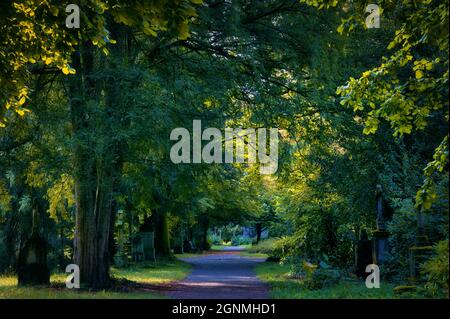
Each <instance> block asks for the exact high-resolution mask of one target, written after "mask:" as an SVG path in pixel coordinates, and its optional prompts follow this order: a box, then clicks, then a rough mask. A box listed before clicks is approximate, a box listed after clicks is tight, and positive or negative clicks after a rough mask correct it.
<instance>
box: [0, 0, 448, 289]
mask: <svg viewBox="0 0 450 319" xmlns="http://www.w3.org/2000/svg"><path fill="white" fill-rule="evenodd" d="M379 5H380V7H382V8H383V11H382V20H381V28H380V29H367V28H365V24H364V20H365V17H366V13H365V7H366V3H365V2H358V3H357V4H356V3H355V2H348V1H335V0H333V1H325V0H324V1H298V0H287V1H286V0H270V1H252V0H239V1H217V0H207V1H205V2H204V3H202V2H201V1H197V0H189V1H188V0H177V1H97V0H96V1H93V0H90V1H81V2H80V3H79V6H80V8H81V12H82V19H81V28H80V29H79V30H71V29H67V28H66V27H65V26H64V21H65V17H66V15H65V5H64V4H60V2H59V1H50V0H48V1H34V0H27V1H4V2H2V3H1V4H0V93H1V94H0V126H1V127H2V128H1V129H0V243H1V244H0V271H15V269H16V266H17V262H18V255H19V252H20V251H21V249H23V247H24V245H25V243H26V241H27V239H28V238H29V237H30V234H32V233H39V234H41V235H42V236H43V237H44V238H45V239H46V241H47V242H48V244H49V247H50V249H49V255H48V263H49V266H50V267H51V268H52V269H57V268H60V269H64V267H65V265H66V264H68V263H71V262H72V260H74V261H75V262H76V263H77V264H79V265H80V267H81V270H82V281H83V283H84V284H85V285H88V286H92V287H94V288H100V287H104V286H107V285H108V284H109V283H110V276H109V268H110V265H111V263H113V262H116V265H121V266H122V265H126V263H127V261H128V259H127V255H129V254H130V251H129V249H130V248H129V246H130V245H131V242H132V238H133V237H134V236H135V235H136V234H137V233H138V232H140V231H153V232H154V233H155V236H156V237H155V247H156V253H157V256H158V257H159V256H168V255H171V254H172V253H173V252H182V251H188V250H195V249H198V250H201V249H207V248H209V247H210V245H211V244H220V243H222V242H223V241H226V242H228V241H231V242H232V243H233V244H250V242H249V240H248V238H247V237H245V236H242V234H241V233H240V231H241V229H242V228H240V227H238V228H233V227H236V225H240V226H244V227H245V228H246V229H247V228H249V229H255V232H254V234H255V241H259V240H260V235H261V232H263V231H264V232H268V234H269V236H271V237H273V238H272V239H268V240H263V241H262V242H260V244H259V246H260V249H259V250H258V249H257V248H254V250H255V251H260V252H266V253H270V254H272V255H273V257H275V258H276V259H281V260H282V261H284V262H286V263H290V264H292V265H293V267H292V273H293V275H298V276H300V275H301V276H303V277H305V278H306V279H307V280H306V281H305V283H306V284H307V285H310V286H311V287H312V288H315V287H322V286H323V285H326V284H327V283H335V282H337V281H339V279H340V276H341V273H340V271H342V272H343V273H348V272H351V271H353V270H354V269H353V268H354V256H355V245H356V243H357V242H358V239H359V236H360V233H361V232H363V231H367V232H368V233H369V236H371V234H372V231H373V230H374V229H375V228H376V224H375V221H376V211H375V189H376V185H382V187H383V190H384V199H385V211H386V214H387V216H388V225H387V227H388V230H389V232H390V234H391V235H390V238H389V243H390V253H389V256H388V260H387V262H386V264H385V265H383V267H384V268H383V271H384V274H385V275H386V278H389V279H392V280H397V281H402V280H405V279H406V278H407V277H408V276H409V253H410V248H411V246H413V245H414V244H415V242H416V235H417V227H416V225H417V212H423V213H424V214H425V218H424V221H425V233H426V236H427V238H428V239H429V245H434V244H437V243H438V242H439V244H437V248H436V249H437V253H436V256H435V257H432V259H430V261H428V262H427V263H426V264H425V265H424V267H423V269H424V270H423V274H424V276H425V277H426V278H427V279H428V280H429V282H428V284H427V285H426V287H427V289H428V291H429V292H430V293H431V294H435V295H437V294H441V293H442V292H441V291H442V289H445V287H444V286H445V280H447V289H448V187H449V186H448V126H447V125H448V54H449V52H448V29H447V28H448V11H449V8H448V1H446V0H426V1H425V0H423V1H413V2H412V1H406V0H405V1H379ZM195 119H200V120H202V126H203V127H217V128H225V127H244V128H245V127H251V128H259V127H278V128H280V144H279V164H278V171H277V173H276V174H274V175H261V174H259V170H258V165H245V164H239V163H238V164H233V163H228V164H205V163H203V164H178V165H177V164H173V163H172V162H171V161H170V158H169V154H170V149H171V146H172V145H173V142H172V141H170V139H169V136H170V132H171V131H172V129H174V128H176V127H185V128H188V130H191V128H192V121H193V120H195ZM236 229H239V231H238V232H236ZM219 230H220V232H219ZM275 238H276V239H275ZM255 247H258V246H255ZM445 248H446V249H445ZM445 262H446V265H447V268H446V271H445ZM317 267H318V268H317ZM316 268H317V269H318V270H316ZM338 269H339V270H338ZM447 296H448V294H447Z"/></svg>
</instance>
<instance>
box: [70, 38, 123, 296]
mask: <svg viewBox="0 0 450 319" xmlns="http://www.w3.org/2000/svg"><path fill="white" fill-rule="evenodd" d="M73 64H74V66H75V68H76V70H77V75H75V76H72V79H71V80H70V83H69V86H70V92H69V93H70V94H71V97H70V109H71V121H72V130H73V138H74V139H73V140H74V142H73V143H74V144H73V175H74V181H75V203H76V222H75V241H74V259H75V263H76V264H77V265H78V266H79V267H80V281H81V283H82V284H83V285H85V286H88V287H91V288H94V289H100V288H104V287H107V286H109V284H110V276H109V266H110V256H109V251H110V250H109V246H110V245H109V241H110V238H111V232H112V231H113V229H112V226H111V225H114V223H113V221H112V218H113V216H112V202H113V196H112V194H113V184H114V179H115V174H116V172H115V170H116V169H117V168H116V167H115V165H114V154H111V153H112V152H113V150H111V149H107V151H102V149H100V151H99V150H98V149H96V142H97V140H101V139H102V142H104V143H107V140H105V139H104V138H105V134H101V133H102V131H101V130H98V127H97V126H98V122H96V121H94V118H93V117H94V116H93V115H92V112H90V108H92V107H93V106H92V105H93V104H94V105H95V103H98V102H99V97H98V94H97V91H98V88H97V87H96V83H95V81H94V80H93V79H92V78H91V74H92V72H93V70H94V54H93V48H92V47H91V46H89V45H86V46H85V47H84V48H82V50H81V53H80V54H79V55H78V54H75V55H74V57H73ZM97 120H102V119H97ZM99 132H100V134H101V135H100V136H98V134H99Z"/></svg>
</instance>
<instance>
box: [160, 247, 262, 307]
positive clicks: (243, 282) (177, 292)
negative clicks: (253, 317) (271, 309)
mask: <svg viewBox="0 0 450 319" xmlns="http://www.w3.org/2000/svg"><path fill="white" fill-rule="evenodd" d="M237 250H240V249H236V250H233V248H228V249H227V251H220V252H214V253H210V254H206V255H202V256H198V257H191V258H181V260H183V261H186V262H188V263H190V264H192V266H193V271H192V272H191V274H190V275H189V276H188V277H187V278H186V279H184V280H182V281H180V282H177V283H176V284H174V285H173V286H171V288H170V289H169V291H167V294H168V296H169V297H171V298H175V299H264V298H268V297H269V295H268V287H267V286H266V284H264V283H263V282H261V281H260V280H259V279H258V278H256V275H255V272H254V267H255V266H256V265H257V264H258V263H260V262H263V261H264V258H254V257H246V256H241V255H240V254H239V252H238V251H237Z"/></svg>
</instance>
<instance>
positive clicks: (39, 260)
mask: <svg viewBox="0 0 450 319" xmlns="http://www.w3.org/2000/svg"><path fill="white" fill-rule="evenodd" d="M17 275H18V283H19V286H24V285H48V284H50V271H49V269H48V267H47V242H46V241H45V239H44V238H42V237H41V236H39V235H38V233H37V232H33V233H32V235H31V237H30V238H29V239H28V240H27V241H26V243H25V246H24V247H23V249H21V251H20V253H19V260H18V267H17Z"/></svg>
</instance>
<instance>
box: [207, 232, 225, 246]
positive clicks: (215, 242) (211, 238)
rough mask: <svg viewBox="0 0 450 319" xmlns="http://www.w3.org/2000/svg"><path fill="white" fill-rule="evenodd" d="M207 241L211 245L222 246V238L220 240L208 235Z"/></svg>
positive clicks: (213, 235) (217, 236)
mask: <svg viewBox="0 0 450 319" xmlns="http://www.w3.org/2000/svg"><path fill="white" fill-rule="evenodd" d="M208 241H209V242H210V243H211V244H213V245H221V244H222V238H220V236H219V235H215V234H210V235H209V236H208Z"/></svg>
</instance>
